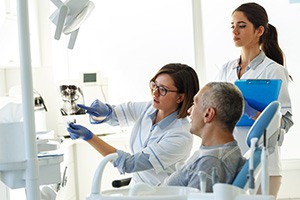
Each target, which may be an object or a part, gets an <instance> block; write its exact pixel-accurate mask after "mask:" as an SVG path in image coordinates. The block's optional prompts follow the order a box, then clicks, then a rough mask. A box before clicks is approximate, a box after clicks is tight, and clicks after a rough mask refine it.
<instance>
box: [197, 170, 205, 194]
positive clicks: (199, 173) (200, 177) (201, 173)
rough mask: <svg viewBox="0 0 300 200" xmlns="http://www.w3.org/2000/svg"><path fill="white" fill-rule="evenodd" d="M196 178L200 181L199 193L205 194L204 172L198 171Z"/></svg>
mask: <svg viewBox="0 0 300 200" xmlns="http://www.w3.org/2000/svg"><path fill="white" fill-rule="evenodd" d="M198 176H199V179H200V191H201V192H202V193H205V192H206V178H207V175H206V173H205V172H203V171H200V172H198Z"/></svg>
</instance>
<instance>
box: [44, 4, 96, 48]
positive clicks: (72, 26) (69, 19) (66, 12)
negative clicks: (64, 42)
mask: <svg viewBox="0 0 300 200" xmlns="http://www.w3.org/2000/svg"><path fill="white" fill-rule="evenodd" d="M51 1H52V3H53V4H54V5H55V6H56V7H57V9H56V10H55V11H54V13H52V15H51V16H50V20H51V21H52V22H53V23H54V24H55V25H56V30H55V34H54V38H55V39H56V40H59V39H60V37H61V34H62V33H64V34H65V35H69V34H70V39H69V44H68V48H69V49H73V48H74V45H75V41H76V38H77V35H78V31H79V28H80V26H81V25H82V23H83V22H84V21H85V20H86V19H87V18H88V16H89V15H90V14H91V12H92V11H93V9H94V8H95V4H94V3H93V2H91V1H89V0H66V1H65V2H62V1H61V0H51Z"/></svg>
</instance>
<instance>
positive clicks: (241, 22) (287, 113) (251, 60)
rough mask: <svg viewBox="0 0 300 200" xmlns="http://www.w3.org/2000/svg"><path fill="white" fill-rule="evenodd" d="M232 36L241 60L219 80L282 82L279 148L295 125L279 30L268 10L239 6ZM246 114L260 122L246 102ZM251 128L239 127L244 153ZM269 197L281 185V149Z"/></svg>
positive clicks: (273, 158)
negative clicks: (271, 20) (239, 50)
mask: <svg viewBox="0 0 300 200" xmlns="http://www.w3.org/2000/svg"><path fill="white" fill-rule="evenodd" d="M231 28H232V36H233V42H234V44H235V46H236V47H240V48H241V55H240V57H239V58H238V59H236V60H232V61H229V62H227V63H226V64H224V65H223V67H222V69H221V71H220V73H219V75H218V80H219V81H227V82H235V81H236V80H237V79H281V80H282V85H281V89H280V93H279V98H278V101H279V102H280V104H281V113H282V120H281V129H282V132H281V134H280V138H279V142H278V144H279V146H281V144H282V142H283V137H284V133H285V132H288V130H289V129H290V127H291V126H292V125H293V120H292V108H291V99H290V95H289V91H288V83H289V81H290V79H291V77H290V76H289V73H288V71H287V68H286V67H284V66H283V65H284V56H283V53H282V51H281V49H280V47H279V45H278V38H277V30H276V28H275V27H274V26H273V25H271V24H269V22H268V15H267V13H266V11H265V9H264V8H263V7H262V6H260V5H259V4H257V3H245V4H242V5H240V6H239V7H238V8H236V9H235V10H234V12H233V13H232V22H231ZM244 114H245V115H246V116H247V117H249V118H250V119H253V120H255V119H257V117H258V116H259V114H260V112H259V111H257V110H255V109H254V108H252V107H250V106H249V105H248V103H247V102H246V101H245V107H244ZM249 128H250V127H239V126H237V127H236V128H235V131H234V135H235V138H236V139H237V141H238V143H239V146H240V148H241V150H242V152H243V153H245V151H247V150H248V148H247V146H246V136H247V133H248V131H249ZM268 166H269V175H270V194H272V195H274V196H275V197H276V196H277V194H278V191H279V188H280V184H281V176H282V172H281V161H280V148H279V147H278V148H276V149H275V152H274V153H273V154H271V155H270V156H269V165H268Z"/></svg>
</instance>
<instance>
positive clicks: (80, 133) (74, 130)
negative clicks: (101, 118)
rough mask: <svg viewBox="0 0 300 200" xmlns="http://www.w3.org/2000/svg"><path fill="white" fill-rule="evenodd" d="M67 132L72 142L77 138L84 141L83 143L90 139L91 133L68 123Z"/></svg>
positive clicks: (82, 127)
mask: <svg viewBox="0 0 300 200" xmlns="http://www.w3.org/2000/svg"><path fill="white" fill-rule="evenodd" d="M67 130H68V132H69V133H70V137H71V138H72V139H73V140H76V139H78V138H81V139H84V140H85V141H87V140H90V139H92V137H93V133H92V132H91V131H90V130H89V129H87V128H85V127H84V126H81V125H78V124H74V123H70V124H69V127H68V128H67Z"/></svg>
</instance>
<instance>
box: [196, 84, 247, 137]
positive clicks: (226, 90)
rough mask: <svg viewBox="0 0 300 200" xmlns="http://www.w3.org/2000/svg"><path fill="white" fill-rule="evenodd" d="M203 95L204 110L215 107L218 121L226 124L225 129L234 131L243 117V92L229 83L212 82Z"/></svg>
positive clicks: (207, 85)
mask: <svg viewBox="0 0 300 200" xmlns="http://www.w3.org/2000/svg"><path fill="white" fill-rule="evenodd" d="M205 87H206V88H207V90H205V92H204V93H203V95H202V105H201V106H202V108H203V109H206V108H208V107H213V108H214V109H215V110H216V113H217V115H216V119H217V120H218V121H219V122H221V124H224V128H226V129H227V130H229V131H233V129H234V127H235V125H236V123H237V122H238V121H239V119H240V118H241V116H242V113H243V107H244V98H243V95H242V93H241V91H240V90H239V89H238V88H237V87H236V86H235V85H234V84H232V83H229V82H210V83H207V84H206V85H205Z"/></svg>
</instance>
